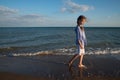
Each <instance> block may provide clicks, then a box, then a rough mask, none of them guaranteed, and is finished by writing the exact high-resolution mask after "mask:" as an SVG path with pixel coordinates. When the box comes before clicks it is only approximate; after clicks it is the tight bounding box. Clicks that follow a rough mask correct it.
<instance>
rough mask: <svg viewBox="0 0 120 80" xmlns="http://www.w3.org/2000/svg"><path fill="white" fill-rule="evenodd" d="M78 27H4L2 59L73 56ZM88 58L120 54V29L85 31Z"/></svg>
mask: <svg viewBox="0 0 120 80" xmlns="http://www.w3.org/2000/svg"><path fill="white" fill-rule="evenodd" d="M74 29H75V27H0V56H37V55H41V54H53V55H73V54H74V53H75V52H76V45H75V31H74ZM85 33H86V37H87V42H88V44H87V46H86V47H85V50H86V54H110V55H113V54H120V27H85Z"/></svg>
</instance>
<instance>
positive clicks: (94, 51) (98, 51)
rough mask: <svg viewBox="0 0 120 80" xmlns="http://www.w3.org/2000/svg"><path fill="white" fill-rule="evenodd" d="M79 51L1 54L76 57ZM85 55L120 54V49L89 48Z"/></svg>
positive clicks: (61, 50) (66, 49)
mask: <svg viewBox="0 0 120 80" xmlns="http://www.w3.org/2000/svg"><path fill="white" fill-rule="evenodd" d="M76 52H77V50H76V48H75V47H73V48H62V49H55V50H46V51H38V52H31V53H30V52H29V53H10V54H1V55H0V56H39V55H74V53H76ZM85 54H87V55H94V54H95V55H96V54H97V55H101V54H110V55H114V54H120V48H105V49H101V48H87V49H86V52H85Z"/></svg>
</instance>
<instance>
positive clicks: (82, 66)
mask: <svg viewBox="0 0 120 80" xmlns="http://www.w3.org/2000/svg"><path fill="white" fill-rule="evenodd" d="M78 67H79V68H87V67H86V66H85V65H83V64H82V65H78Z"/></svg>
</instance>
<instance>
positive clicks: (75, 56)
mask: <svg viewBox="0 0 120 80" xmlns="http://www.w3.org/2000/svg"><path fill="white" fill-rule="evenodd" d="M78 57H79V55H78V54H75V55H74V56H73V57H72V58H71V60H70V61H69V63H68V64H69V66H71V65H72V63H73V61H75V60H76V59H77V58H78Z"/></svg>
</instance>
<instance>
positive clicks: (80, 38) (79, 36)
mask: <svg viewBox="0 0 120 80" xmlns="http://www.w3.org/2000/svg"><path fill="white" fill-rule="evenodd" d="M86 20H87V18H86V17H85V16H83V15H80V16H79V17H78V19H77V26H76V27H75V33H76V46H77V48H78V52H77V53H76V54H75V55H74V56H73V57H72V59H71V60H70V61H69V66H71V65H72V64H73V62H74V61H75V60H76V59H77V58H80V60H79V64H78V67H80V68H82V67H83V68H87V67H86V66H85V65H83V63H82V61H83V56H84V54H85V45H87V40H86V35H85V30H84V24H85V22H86Z"/></svg>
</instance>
